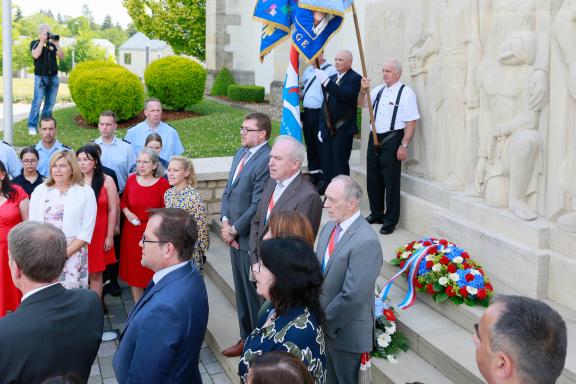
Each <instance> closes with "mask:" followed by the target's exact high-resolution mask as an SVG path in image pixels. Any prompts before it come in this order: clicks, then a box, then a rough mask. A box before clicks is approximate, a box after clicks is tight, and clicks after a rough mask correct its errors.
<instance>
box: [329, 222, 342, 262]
mask: <svg viewBox="0 0 576 384" xmlns="http://www.w3.org/2000/svg"><path fill="white" fill-rule="evenodd" d="M340 231H341V227H340V224H336V226H335V227H334V229H333V230H332V235H330V242H328V255H329V256H332V254H333V253H334V248H335V247H336V243H337V242H338V237H339V236H340Z"/></svg>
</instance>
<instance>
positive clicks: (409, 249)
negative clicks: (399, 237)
mask: <svg viewBox="0 0 576 384" xmlns="http://www.w3.org/2000/svg"><path fill="white" fill-rule="evenodd" d="M413 247H414V245H413V243H410V244H408V245H407V246H406V250H407V251H411V250H412V249H413Z"/></svg>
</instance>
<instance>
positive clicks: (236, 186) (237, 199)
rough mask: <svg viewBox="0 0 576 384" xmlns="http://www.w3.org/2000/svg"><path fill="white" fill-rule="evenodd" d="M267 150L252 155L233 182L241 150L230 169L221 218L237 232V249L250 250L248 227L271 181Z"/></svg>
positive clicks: (242, 154)
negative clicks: (226, 219) (263, 192)
mask: <svg viewBox="0 0 576 384" xmlns="http://www.w3.org/2000/svg"><path fill="white" fill-rule="evenodd" d="M269 155H270V146H269V145H268V144H265V145H263V146H262V147H260V148H259V149H258V151H256V153H254V154H253V155H252V156H251V157H250V159H249V160H248V162H246V164H245V165H244V168H242V172H241V174H240V175H238V177H237V178H236V180H234V182H232V179H233V178H234V172H235V171H236V168H237V167H238V164H239V163H240V160H242V156H244V148H240V149H239V150H238V152H236V155H234V160H233V161H232V167H231V168H230V174H229V175H228V183H227V184H226V188H225V189H224V193H223V194H222V205H221V214H220V215H221V217H224V216H226V217H227V218H228V220H229V222H230V224H231V225H234V228H236V230H237V231H238V239H237V240H238V244H239V245H240V249H242V250H244V251H248V250H249V247H248V246H249V235H250V223H251V221H252V217H253V216H254V214H255V213H256V207H257V206H258V202H259V201H260V196H261V195H262V190H263V189H264V185H265V184H266V181H268V179H269V178H270V172H269V171H268V160H269Z"/></svg>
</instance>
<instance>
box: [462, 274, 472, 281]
mask: <svg viewBox="0 0 576 384" xmlns="http://www.w3.org/2000/svg"><path fill="white" fill-rule="evenodd" d="M464 278H465V279H466V281H472V280H474V275H473V274H471V273H467V274H466V276H464Z"/></svg>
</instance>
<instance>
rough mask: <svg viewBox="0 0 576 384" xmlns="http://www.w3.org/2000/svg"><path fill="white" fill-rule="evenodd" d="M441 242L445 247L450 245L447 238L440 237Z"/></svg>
mask: <svg viewBox="0 0 576 384" xmlns="http://www.w3.org/2000/svg"><path fill="white" fill-rule="evenodd" d="M439 243H440V244H441V245H443V246H445V247H447V246H448V242H447V241H446V240H445V239H440V241H439Z"/></svg>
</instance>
